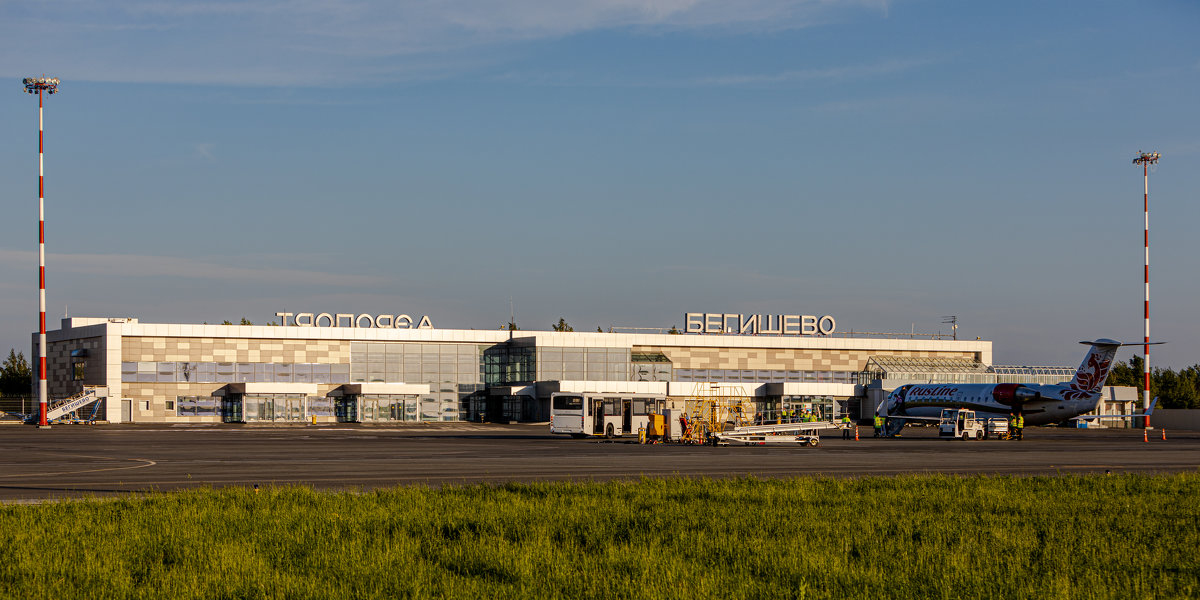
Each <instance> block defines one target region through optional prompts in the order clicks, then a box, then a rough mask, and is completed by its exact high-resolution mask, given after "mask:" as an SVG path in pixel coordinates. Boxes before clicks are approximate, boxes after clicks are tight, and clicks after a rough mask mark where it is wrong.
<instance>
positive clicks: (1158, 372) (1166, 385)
mask: <svg viewBox="0 0 1200 600" xmlns="http://www.w3.org/2000/svg"><path fill="white" fill-rule="evenodd" d="M1144 364H1145V359H1144V358H1143V357H1141V356H1136V355H1135V356H1134V357H1133V358H1130V359H1129V362H1124V363H1117V364H1116V365H1113V369H1112V372H1110V373H1109V374H1108V382H1107V383H1106V384H1105V385H1127V386H1129V387H1136V388H1137V390H1138V397H1141V395H1142V391H1143V390H1145V389H1146V386H1145V381H1146V378H1145V375H1144V374H1143V365H1144ZM1150 395H1151V396H1157V397H1158V407H1159V408H1200V364H1195V365H1192V366H1190V367H1187V368H1185V369H1180V370H1179V371H1178V372H1176V371H1175V370H1173V369H1163V368H1160V367H1153V368H1151V369H1150Z"/></svg>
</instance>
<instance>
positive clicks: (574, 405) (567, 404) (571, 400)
mask: <svg viewBox="0 0 1200 600" xmlns="http://www.w3.org/2000/svg"><path fill="white" fill-rule="evenodd" d="M581 408H583V397H582V396H555V397H554V410H579V409H581Z"/></svg>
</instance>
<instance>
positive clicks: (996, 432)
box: [983, 419, 1008, 440]
mask: <svg viewBox="0 0 1200 600" xmlns="http://www.w3.org/2000/svg"><path fill="white" fill-rule="evenodd" d="M988 438H996V439H998V440H1007V439H1008V419H987V426H986V427H984V430H983V439H985V440H986V439H988Z"/></svg>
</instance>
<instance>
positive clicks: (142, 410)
mask: <svg viewBox="0 0 1200 600" xmlns="http://www.w3.org/2000/svg"><path fill="white" fill-rule="evenodd" d="M277 317H279V321H280V322H282V323H283V324H282V325H278V324H277V325H265V326H264V325H208V324H202V325H193V324H161V323H142V322H139V321H138V319H136V318H78V317H72V318H66V319H63V320H62V326H61V328H60V329H58V330H55V331H50V332H48V336H47V340H48V341H47V345H48V349H47V356H48V363H47V365H48V366H47V379H48V385H49V393H50V398H51V404H52V405H53V404H54V403H56V402H61V401H63V400H64V399H68V398H70V397H72V396H76V395H78V394H80V393H81V392H83V391H84V390H86V389H95V388H102V389H103V390H104V392H105V394H104V395H105V396H106V398H105V399H104V400H101V401H99V402H96V403H94V404H93V405H92V406H89V407H88V408H86V409H81V410H80V411H78V412H77V414H76V416H77V417H87V418H91V419H94V420H97V421H108V422H114V423H117V422H133V423H256V422H288V421H295V422H338V421H344V422H399V421H482V420H489V421H496V420H506V421H507V420H518V421H544V420H546V419H548V417H549V400H550V394H552V393H553V392H556V391H563V392H594V393H614V394H621V393H650V394H659V395H664V396H669V397H673V398H686V397H689V396H694V395H699V394H707V393H711V391H712V390H714V389H717V388H720V389H721V390H722V391H721V393H723V394H728V395H738V396H748V397H753V398H754V403H755V406H756V407H757V410H759V411H760V412H762V413H764V414H766V415H768V416H769V415H771V414H772V413H774V412H775V411H778V410H780V409H781V408H787V407H791V406H804V407H805V408H812V409H814V410H819V411H820V412H821V414H822V415H823V416H824V417H825V418H834V417H838V416H840V415H841V414H843V413H847V412H848V413H850V414H851V415H854V416H856V417H859V418H863V417H866V416H868V415H869V414H870V413H871V412H872V409H873V407H874V402H875V401H873V400H871V399H870V398H869V397H870V396H871V393H870V391H871V389H872V388H875V389H879V388H881V387H882V386H883V385H886V379H888V377H889V376H890V377H891V378H892V379H894V380H895V379H896V378H897V377H900V376H901V375H898V374H897V373H898V372H899V371H907V372H908V373H907V374H906V375H903V376H905V377H917V378H925V377H926V376H927V374H928V373H929V372H934V371H941V372H944V373H945V372H953V373H955V375H954V377H953V378H954V379H955V380H962V381H973V380H979V381H984V380H986V379H977V378H973V376H972V374H976V375H978V374H980V373H983V372H985V371H987V369H988V365H989V364H990V363H991V358H992V344H991V342H989V341H980V340H970V341H961V340H952V339H911V338H909V339H904V338H900V337H890V338H887V337H868V336H860V337H854V336H845V335H843V334H839V333H836V332H834V331H833V329H834V327H835V326H836V325H835V323H834V321H833V319H832V317H810V316H805V315H730V314H704V313H689V314H687V316H686V327H685V329H684V331H682V332H680V333H653V334H642V333H601V332H595V333H583V332H557V331H524V330H516V331H508V330H474V329H438V328H435V327H433V324H432V322H431V321H430V319H429V318H428V317H421V318H419V319H414V318H411V317H408V316H406V315H366V314H363V315H351V314H330V313H321V314H313V313H296V314H293V313H277ZM34 339H35V341H34V344H35V348H34V355H36V354H37V352H36V336H34ZM889 372H890V375H889ZM914 373H915V374H914ZM35 376H36V375H35ZM962 377H967V378H968V379H961V378H962ZM989 377H992V378H993V379H994V377H995V376H994V375H990V376H989ZM1068 377H1069V376H1068ZM1051 378H1052V379H1055V380H1061V379H1062V377H1061V376H1060V375H1058V374H1055V376H1053V377H1051ZM887 387H894V385H888V386H887ZM88 415H90V417H88Z"/></svg>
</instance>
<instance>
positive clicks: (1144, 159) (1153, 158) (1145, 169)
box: [1133, 150, 1162, 428]
mask: <svg viewBox="0 0 1200 600" xmlns="http://www.w3.org/2000/svg"><path fill="white" fill-rule="evenodd" d="M1161 156H1162V155H1161V154H1159V153H1157V152H1142V151H1141V150H1138V157H1137V158H1135V159H1133V164H1135V165H1138V164H1140V165H1142V182H1143V185H1144V193H1143V195H1142V200H1143V202H1144V207H1145V217H1146V235H1145V238H1144V239H1145V242H1146V253H1145V256H1146V267H1145V273H1146V306H1145V332H1144V333H1145V336H1146V339H1145V344H1146V345H1145V352H1144V354H1145V359H1144V360H1143V361H1142V375H1143V378H1144V379H1143V382H1142V383H1143V385H1142V412H1147V411H1149V410H1150V165H1156V164H1158V159H1159V157H1161ZM1143 419H1144V420H1143V422H1142V427H1147V428H1148V427H1150V417H1148V416H1147V417H1143Z"/></svg>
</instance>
